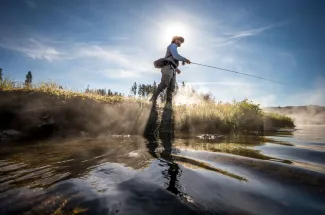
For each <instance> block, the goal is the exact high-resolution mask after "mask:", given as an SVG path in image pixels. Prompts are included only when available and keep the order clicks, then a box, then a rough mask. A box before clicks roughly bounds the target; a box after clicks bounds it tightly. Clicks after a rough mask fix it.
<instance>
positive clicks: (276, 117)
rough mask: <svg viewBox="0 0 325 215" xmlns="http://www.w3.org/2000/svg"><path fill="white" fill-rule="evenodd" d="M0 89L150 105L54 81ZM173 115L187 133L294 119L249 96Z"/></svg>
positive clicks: (286, 123) (247, 128) (259, 127)
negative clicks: (270, 110)
mask: <svg viewBox="0 0 325 215" xmlns="http://www.w3.org/2000/svg"><path fill="white" fill-rule="evenodd" d="M0 90H1V91H26V92H39V93H44V94H46V95H51V96H56V97H58V99H60V98H64V99H67V98H75V97H78V98H81V99H87V100H94V101H96V102H99V103H119V102H123V103H124V104H128V103H133V105H124V107H125V108H124V109H125V110H123V111H124V114H125V115H128V113H133V112H134V103H139V104H140V105H141V106H144V107H146V108H149V107H150V106H149V103H148V102H147V101H144V100H141V99H135V98H132V97H122V96H107V95H106V96H102V95H99V94H96V93H85V92H80V91H79V92H78V91H72V90H68V89H62V87H60V86H59V85H58V84H56V83H53V82H47V83H40V84H33V85H30V86H26V85H25V84H24V83H18V82H14V81H12V80H9V79H5V80H3V81H1V82H0ZM128 109H129V110H128ZM160 110H161V109H160ZM85 111H91V110H85ZM133 115H134V114H130V117H129V118H128V119H126V120H129V121H132V120H135V119H133V118H132V116H133ZM173 116H174V122H175V123H174V127H175V131H176V132H179V133H188V134H199V133H230V132H251V131H263V130H267V129H269V128H293V127H294V123H293V120H292V119H291V118H290V117H287V116H283V115H280V114H275V113H264V112H263V111H262V109H261V108H260V107H259V105H257V104H254V103H253V102H251V101H248V100H243V101H239V102H238V101H233V102H232V103H220V102H219V103H214V102H212V101H208V102H207V101H204V100H202V101H200V102H199V103H196V104H191V105H174V106H173ZM124 120H125V119H124ZM136 121H137V119H136ZM123 123H124V122H123Z"/></svg>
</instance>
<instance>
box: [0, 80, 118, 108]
mask: <svg viewBox="0 0 325 215" xmlns="http://www.w3.org/2000/svg"><path fill="white" fill-rule="evenodd" d="M0 90H3V91H30V92H42V93H47V94H49V95H54V96H59V97H64V98H73V97H81V98H83V99H92V100H95V101H97V102H105V103H106V102H108V103H114V102H119V101H122V99H123V97H122V96H115V95H114V96H102V95H99V94H97V93H94V92H89V93H85V92H81V91H73V90H69V89H63V88H62V87H60V85H58V84H56V83H54V82H41V83H39V84H31V85H26V84H25V83H22V82H17V81H12V80H10V79H4V80H2V81H0Z"/></svg>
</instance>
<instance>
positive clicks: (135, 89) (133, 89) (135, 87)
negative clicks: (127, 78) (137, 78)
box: [131, 82, 138, 96]
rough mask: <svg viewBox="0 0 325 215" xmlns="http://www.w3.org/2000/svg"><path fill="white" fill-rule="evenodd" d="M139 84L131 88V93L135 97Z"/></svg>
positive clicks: (135, 83)
mask: <svg viewBox="0 0 325 215" xmlns="http://www.w3.org/2000/svg"><path fill="white" fill-rule="evenodd" d="M137 88H138V87H137V82H134V83H133V86H132V87H131V92H132V93H133V95H134V96H136V95H137Z"/></svg>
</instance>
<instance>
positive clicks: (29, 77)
mask: <svg viewBox="0 0 325 215" xmlns="http://www.w3.org/2000/svg"><path fill="white" fill-rule="evenodd" d="M32 81H33V76H32V73H31V71H29V72H28V73H27V75H26V80H25V85H26V86H27V87H30V86H31V84H32Z"/></svg>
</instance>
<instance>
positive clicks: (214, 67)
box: [191, 62, 283, 84]
mask: <svg viewBox="0 0 325 215" xmlns="http://www.w3.org/2000/svg"><path fill="white" fill-rule="evenodd" d="M191 64H196V65H199V66H205V67H210V68H213V69H219V70H223V71H227V72H232V73H237V74H241V75H246V76H250V77H254V78H259V79H263V80H267V81H271V82H275V83H278V84H283V83H281V82H278V81H274V80H271V79H267V78H263V77H259V76H255V75H250V74H247V73H243V72H237V71H233V70H229V69H223V68H220V67H216V66H209V65H205V64H200V63H193V62H191Z"/></svg>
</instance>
